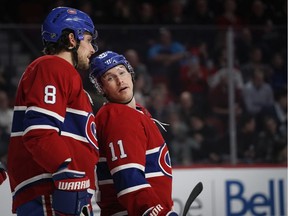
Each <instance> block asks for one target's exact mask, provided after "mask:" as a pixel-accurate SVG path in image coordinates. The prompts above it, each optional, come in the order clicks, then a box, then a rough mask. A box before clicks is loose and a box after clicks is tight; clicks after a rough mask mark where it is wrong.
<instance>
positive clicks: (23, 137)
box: [8, 56, 99, 212]
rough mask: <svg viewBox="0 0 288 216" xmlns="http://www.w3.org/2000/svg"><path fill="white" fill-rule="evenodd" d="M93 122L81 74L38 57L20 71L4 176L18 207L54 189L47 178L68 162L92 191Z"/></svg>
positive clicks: (95, 159) (62, 63) (53, 58)
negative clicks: (22, 71) (80, 174)
mask: <svg viewBox="0 0 288 216" xmlns="http://www.w3.org/2000/svg"><path fill="white" fill-rule="evenodd" d="M94 120H95V117H94V115H93V113H92V107H91V103H90V100H89V97H88V95H87V93H86V92H85V91H84V89H83V86H82V81H81V77H80V75H79V73H78V72H77V70H75V68H74V67H73V66H72V65H71V64H69V63H68V62H67V61H65V60H64V59H61V58H59V57H57V56H42V57H40V58H38V59H36V60H35V61H34V62H32V63H31V64H30V65H29V66H28V68H27V69H26V71H25V72H24V74H23V76H22V78H21V81H20V83H19V86H18V91H17V95H16V101H15V106H14V116H13V123H12V131H11V139H10V144H9V149H8V174H9V179H10V186H11V191H12V195H13V212H15V211H16V208H17V207H18V206H19V205H21V204H23V203H25V202H27V201H29V200H31V199H34V198H35V197H37V196H39V195H41V194H46V195H47V194H51V193H52V191H53V189H54V183H53V181H52V175H51V173H54V172H55V171H56V170H57V169H58V167H59V165H60V164H62V163H63V162H64V161H65V160H66V159H67V158H71V159H72V162H71V163H70V164H69V168H70V169H74V170H78V171H84V172H86V175H87V176H88V177H89V179H90V188H91V191H90V192H93V191H94V190H95V172H93V171H95V165H96V163H97V162H98V153H99V152H98V143H97V139H96V127H95V121H94Z"/></svg>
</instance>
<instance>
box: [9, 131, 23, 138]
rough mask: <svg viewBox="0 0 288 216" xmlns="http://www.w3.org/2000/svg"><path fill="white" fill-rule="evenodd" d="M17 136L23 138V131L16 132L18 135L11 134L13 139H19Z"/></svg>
mask: <svg viewBox="0 0 288 216" xmlns="http://www.w3.org/2000/svg"><path fill="white" fill-rule="evenodd" d="M17 136H23V131H21V132H16V133H11V137H17Z"/></svg>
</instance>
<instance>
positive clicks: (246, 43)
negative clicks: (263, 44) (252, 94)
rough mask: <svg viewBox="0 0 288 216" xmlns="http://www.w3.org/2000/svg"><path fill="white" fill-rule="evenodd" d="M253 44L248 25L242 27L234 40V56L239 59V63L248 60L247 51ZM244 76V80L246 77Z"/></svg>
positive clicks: (241, 63) (244, 62)
mask: <svg viewBox="0 0 288 216" xmlns="http://www.w3.org/2000/svg"><path fill="white" fill-rule="evenodd" d="M253 44H254V43H253V38H252V33H251V29H250V28H248V27H244V28H242V29H241V31H240V32H239V34H238V37H236V40H235V49H236V58H237V59H238V60H239V65H243V64H246V63H248V62H249V60H250V56H249V52H250V50H252V48H253ZM244 78H245V81H246V77H244Z"/></svg>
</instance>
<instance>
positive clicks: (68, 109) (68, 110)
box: [66, 108, 88, 116]
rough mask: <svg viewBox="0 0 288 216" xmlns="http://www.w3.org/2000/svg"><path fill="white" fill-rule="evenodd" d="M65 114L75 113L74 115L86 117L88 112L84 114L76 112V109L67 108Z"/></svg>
mask: <svg viewBox="0 0 288 216" xmlns="http://www.w3.org/2000/svg"><path fill="white" fill-rule="evenodd" d="M66 112H70V113H75V114H78V115H82V116H87V115H88V112H85V111H83V110H76V109H72V108H67V109H66Z"/></svg>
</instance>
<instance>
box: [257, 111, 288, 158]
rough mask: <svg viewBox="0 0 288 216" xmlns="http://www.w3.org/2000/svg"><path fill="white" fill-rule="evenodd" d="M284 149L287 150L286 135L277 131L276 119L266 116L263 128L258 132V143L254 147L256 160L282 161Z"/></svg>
mask: <svg viewBox="0 0 288 216" xmlns="http://www.w3.org/2000/svg"><path fill="white" fill-rule="evenodd" d="M285 150H287V137H285V136H283V135H282V134H281V133H280V132H279V130H278V128H277V123H276V120H275V119H274V118H273V117H270V116H268V117H266V118H265V120H264V129H263V130H262V131H261V132H260V134H259V139H258V144H257V146H256V149H255V153H256V162H259V163H283V162H285V161H283V156H282V155H283V151H285ZM284 159H285V158H284ZM286 159H287V156H286ZM286 163H287V161H286Z"/></svg>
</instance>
